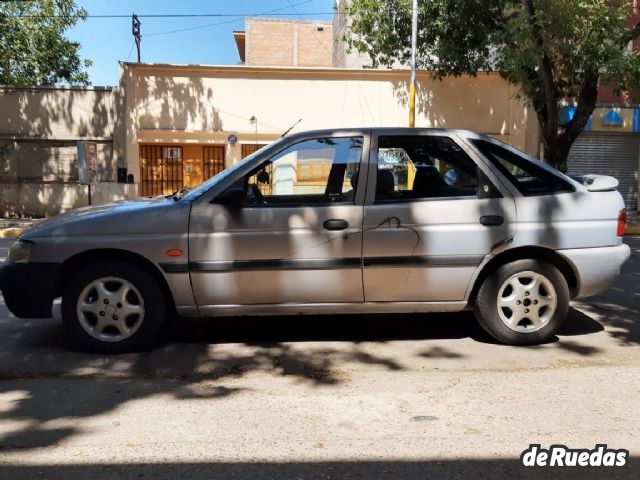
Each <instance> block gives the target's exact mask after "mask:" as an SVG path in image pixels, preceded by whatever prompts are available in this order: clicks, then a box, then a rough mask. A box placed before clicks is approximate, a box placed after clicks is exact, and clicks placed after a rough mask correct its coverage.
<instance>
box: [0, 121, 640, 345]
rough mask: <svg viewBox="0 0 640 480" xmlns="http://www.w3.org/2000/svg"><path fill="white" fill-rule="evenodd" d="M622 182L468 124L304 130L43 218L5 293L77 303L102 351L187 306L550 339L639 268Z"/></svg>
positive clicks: (2, 278) (4, 278)
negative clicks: (374, 319)
mask: <svg viewBox="0 0 640 480" xmlns="http://www.w3.org/2000/svg"><path fill="white" fill-rule="evenodd" d="M616 186H617V181H616V180H615V179H613V178H611V177H603V176H588V177H584V178H580V179H572V178H569V177H567V176H565V175H562V174H561V173H559V172H557V171H555V170H553V169H552V168H550V167H548V166H547V165H545V164H543V163H541V162H539V161H537V160H535V159H533V158H531V157H529V156H527V155H525V154H523V153H522V152H520V151H518V150H516V149H514V148H512V147H510V146H508V145H505V144H503V143H501V142H499V141H497V140H494V139H492V138H490V137H487V136H484V135H480V134H476V133H472V132H467V131H459V130H442V129H349V130H344V129H343V130H326V131H312V132H304V133H298V134H295V135H291V136H288V137H285V138H282V139H280V140H278V141H276V142H275V143H273V144H271V145H269V146H267V147H265V148H263V149H262V150H259V151H258V152H256V153H255V154H253V155H251V156H250V157H248V158H246V159H244V160H243V161H241V162H240V163H238V164H236V165H234V166H233V167H231V168H229V169H227V170H225V171H223V172H222V173H220V174H219V175H217V176H216V177H213V178H212V179H210V180H209V181H207V182H205V183H203V184H202V185H200V186H199V187H197V188H195V189H193V190H191V191H188V192H184V191H183V192H178V193H176V194H175V195H173V196H170V197H166V198H155V199H151V198H149V199H141V200H138V201H128V202H118V203H114V204H111V205H103V206H98V207H87V208H81V209H78V210H75V211H72V212H69V213H65V214H63V215H60V216H58V217H55V218H52V219H50V220H47V221H45V222H43V223H41V224H39V225H38V226H36V227H34V228H33V229H31V230H28V231H27V232H25V233H24V234H23V235H22V236H21V237H20V238H19V239H18V241H17V242H16V243H15V244H14V245H13V246H12V247H11V249H10V252H9V256H8V259H7V261H6V262H5V263H4V264H3V265H2V267H1V271H0V287H1V288H2V292H3V295H4V298H5V301H6V304H7V306H8V307H9V309H10V310H11V311H12V312H13V313H14V314H15V315H16V316H18V317H25V318H34V317H48V316H50V315H51V306H52V302H53V300H54V299H55V298H56V297H60V296H61V297H62V318H63V322H64V325H65V328H66V332H67V334H68V338H69V340H70V342H71V343H72V345H74V346H75V347H78V348H82V349H85V350H91V351H101V352H123V351H130V350H136V349H141V348H145V347H148V346H149V345H151V344H152V343H153V341H154V339H155V337H156V335H157V333H158V331H159V329H160V327H161V326H162V324H163V322H164V321H165V320H166V318H167V316H169V315H174V314H178V315H180V316H207V317H208V316H213V317H215V316H219V315H225V316H226V315H276V314H277V315H279V314H316V313H318V314H319V313H324V314H326V313H373V312H375V313H379V312H407V313H411V312H434V311H439V312H440V311H449V312H451V311H460V310H465V309H473V310H474V311H475V314H476V316H477V318H478V321H479V322H480V325H482V327H483V328H484V329H485V330H486V331H487V332H488V333H489V334H490V335H492V336H493V337H494V338H496V339H497V340H499V341H500V342H504V343H508V344H536V343H540V342H544V341H547V340H548V339H550V338H551V337H552V336H553V335H554V333H555V332H556V331H557V330H558V328H559V327H560V325H561V324H562V322H563V321H564V319H565V317H566V314H567V309H568V306H569V301H570V300H571V299H572V298H579V297H586V296H589V295H594V294H596V293H599V292H602V291H603V290H606V289H607V288H609V286H610V285H611V284H612V282H613V281H614V280H615V278H616V276H617V275H618V274H619V272H620V267H621V266H622V264H623V263H624V262H625V261H626V260H627V259H628V258H629V255H630V251H629V247H628V246H627V245H625V244H624V243H623V242H622V235H623V232H624V224H625V221H626V217H625V213H624V204H623V201H622V197H621V196H620V194H619V193H618V192H617V191H616V190H615V187H616ZM301 321H303V320H301Z"/></svg>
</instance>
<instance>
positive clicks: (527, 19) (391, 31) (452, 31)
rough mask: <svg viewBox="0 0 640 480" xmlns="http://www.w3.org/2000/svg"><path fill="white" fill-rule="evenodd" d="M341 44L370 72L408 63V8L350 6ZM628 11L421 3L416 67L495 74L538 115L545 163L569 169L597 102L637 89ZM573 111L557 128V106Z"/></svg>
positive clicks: (514, 2) (439, 73)
mask: <svg viewBox="0 0 640 480" xmlns="http://www.w3.org/2000/svg"><path fill="white" fill-rule="evenodd" d="M346 13H347V14H348V15H349V16H350V20H351V22H352V25H351V29H350V31H349V32H348V33H347V36H346V40H347V41H348V44H349V45H350V47H351V48H355V49H356V50H358V51H360V52H364V53H367V54H368V55H369V56H370V58H371V60H372V63H373V66H377V65H383V66H391V65H393V64H394V63H395V62H398V61H399V62H401V63H407V62H408V61H409V58H410V54H411V51H410V41H409V39H410V35H411V0H353V2H352V3H351V4H350V5H349V6H348V7H347V8H346ZM630 13H631V8H630V6H629V4H627V3H623V2H618V1H612V0H420V1H419V22H418V25H419V27H418V28H419V31H418V66H419V68H422V69H426V70H432V71H434V73H435V75H436V77H438V78H442V77H445V76H450V75H453V76H459V75H463V74H470V75H477V73H478V72H480V71H490V70H494V71H498V72H500V73H501V74H502V76H503V77H504V78H506V79H508V80H509V81H511V82H512V83H514V84H516V85H518V86H519V87H520V91H521V92H522V95H524V97H526V99H527V100H528V101H529V102H530V104H531V105H532V106H533V108H534V109H535V111H536V113H537V115H538V120H539V123H540V127H541V132H542V137H543V141H544V156H545V159H546V160H547V161H548V162H549V163H550V164H552V165H554V166H556V167H557V168H560V169H561V170H565V169H566V159H567V156H568V154H569V149H570V148H571V145H572V144H573V142H574V141H575V139H576V138H577V136H578V135H579V134H580V132H581V131H582V129H583V128H584V126H585V125H586V123H587V121H588V119H589V116H590V115H591V114H592V113H593V110H594V108H595V106H596V102H597V99H598V86H599V85H600V84H606V85H610V86H611V87H612V88H613V89H614V91H616V92H620V91H623V90H629V89H632V90H633V89H637V88H638V86H640V55H639V53H638V52H633V51H631V50H630V49H629V44H630V42H631V41H632V40H634V39H636V38H638V37H639V36H640V24H639V25H631V26H628V25H627V23H628V19H629V15H630ZM561 100H568V101H575V102H576V103H577V107H576V113H575V115H574V117H573V119H572V120H571V121H569V123H568V124H566V125H560V124H559V123H560V122H559V102H560V101H561Z"/></svg>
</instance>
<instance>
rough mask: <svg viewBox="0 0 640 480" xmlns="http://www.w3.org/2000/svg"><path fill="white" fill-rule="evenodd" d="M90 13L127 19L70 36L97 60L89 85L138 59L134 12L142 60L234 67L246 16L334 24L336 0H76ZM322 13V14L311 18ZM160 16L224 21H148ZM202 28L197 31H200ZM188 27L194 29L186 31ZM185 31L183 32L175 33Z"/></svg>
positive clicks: (95, 21)
mask: <svg viewBox="0 0 640 480" xmlns="http://www.w3.org/2000/svg"><path fill="white" fill-rule="evenodd" d="M76 2H77V4H78V5H79V6H82V7H84V8H85V9H86V10H87V11H88V12H89V15H127V18H87V20H86V21H84V22H80V23H79V24H78V25H76V26H75V27H73V28H72V29H70V30H69V31H68V32H67V36H68V37H69V38H70V39H72V40H75V41H78V42H80V45H81V50H80V55H81V57H82V58H83V59H84V58H86V59H89V60H91V61H93V65H92V66H91V67H90V68H89V75H90V80H91V84H92V85H95V86H109V85H116V84H117V83H118V61H119V60H125V61H135V60H136V51H135V46H134V45H135V44H134V40H133V36H132V34H131V18H130V15H131V14H132V13H136V14H137V15H139V16H141V18H140V20H141V22H142V46H141V56H142V58H141V59H142V62H145V63H177V64H207V65H236V64H237V63H238V61H239V60H240V59H239V58H238V51H237V48H236V45H235V41H234V39H233V34H232V32H233V31H234V30H244V17H245V16H261V15H264V14H267V13H271V15H268V16H269V17H270V18H278V17H283V18H292V19H299V18H310V19H317V20H330V19H331V17H332V12H333V5H334V3H335V2H334V0H233V1H229V0H182V1H175V0H174V1H169V0H129V1H126V0H76ZM311 13H323V15H310V14H311ZM159 14H179V15H180V14H182V15H185V14H225V15H232V16H224V17H200V18H175V17H173V18H145V17H144V16H143V15H159ZM196 27H198V28H196ZM184 29H190V30H186V31H185V30H184ZM176 30H183V31H176Z"/></svg>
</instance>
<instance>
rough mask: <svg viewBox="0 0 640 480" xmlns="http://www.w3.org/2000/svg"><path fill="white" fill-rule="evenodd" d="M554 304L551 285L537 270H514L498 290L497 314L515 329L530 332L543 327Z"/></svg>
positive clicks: (555, 306) (554, 292)
mask: <svg viewBox="0 0 640 480" xmlns="http://www.w3.org/2000/svg"><path fill="white" fill-rule="evenodd" d="M557 305H558V296H557V294H556V290H555V288H554V287H553V284H552V283H551V281H550V280H549V279H548V278H547V277H545V276H544V275H542V274H540V273H538V272H533V271H525V272H519V273H516V274H514V275H512V276H510V277H509V278H507V279H506V280H505V281H504V282H503V284H502V286H501V287H500V289H499V290H498V305H497V306H498V316H499V317H500V320H501V321H502V323H504V324H505V325H506V326H507V327H508V328H510V329H511V330H513V331H515V332H519V333H530V332H535V331H538V330H540V329H542V328H544V327H545V326H546V325H547V324H548V323H549V322H550V321H551V318H552V317H553V314H554V313H555V311H556V308H557Z"/></svg>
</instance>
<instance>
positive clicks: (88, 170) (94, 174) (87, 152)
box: [78, 140, 98, 185]
mask: <svg viewBox="0 0 640 480" xmlns="http://www.w3.org/2000/svg"><path fill="white" fill-rule="evenodd" d="M78 178H79V180H80V183H81V184H82V185H93V184H95V183H96V182H97V181H98V147H97V144H96V142H87V141H85V140H80V141H79V142H78Z"/></svg>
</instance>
